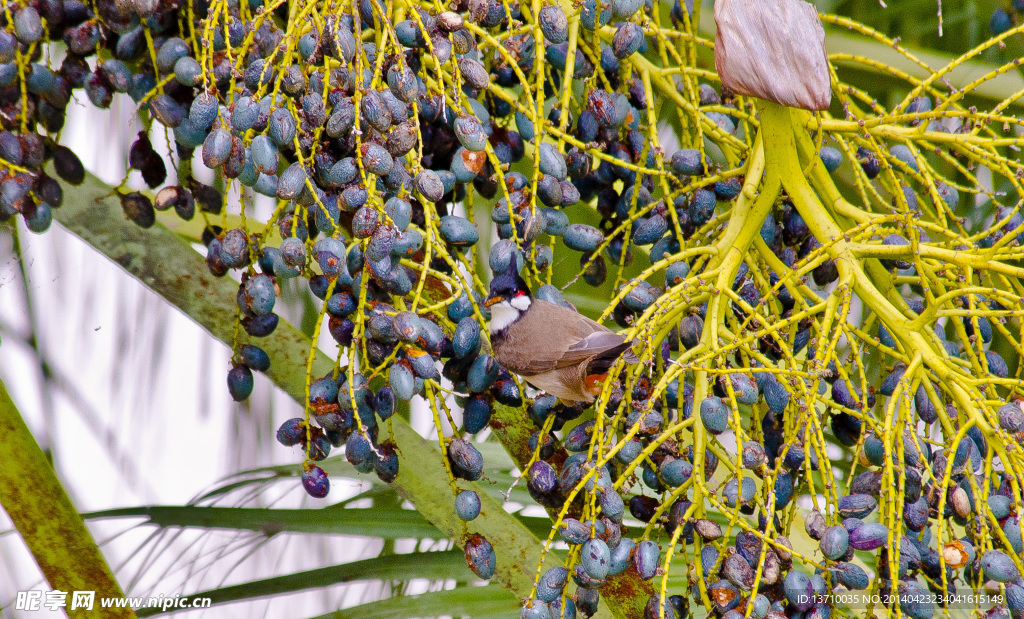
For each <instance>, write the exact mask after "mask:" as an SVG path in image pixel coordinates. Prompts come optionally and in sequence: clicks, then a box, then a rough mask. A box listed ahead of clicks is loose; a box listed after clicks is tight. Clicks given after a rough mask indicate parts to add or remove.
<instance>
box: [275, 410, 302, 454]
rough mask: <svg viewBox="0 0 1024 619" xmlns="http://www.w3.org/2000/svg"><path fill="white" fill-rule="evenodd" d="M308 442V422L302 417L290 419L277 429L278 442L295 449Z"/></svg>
mask: <svg viewBox="0 0 1024 619" xmlns="http://www.w3.org/2000/svg"><path fill="white" fill-rule="evenodd" d="M304 440H306V422H305V421H304V420H303V419H302V418H301V417H295V418H293V419H289V420H288V421H285V422H284V423H282V424H281V427H279V428H278V429H277V442H279V443H281V444H282V445H284V446H285V447H293V446H295V445H298V444H299V443H301V442H302V441H304Z"/></svg>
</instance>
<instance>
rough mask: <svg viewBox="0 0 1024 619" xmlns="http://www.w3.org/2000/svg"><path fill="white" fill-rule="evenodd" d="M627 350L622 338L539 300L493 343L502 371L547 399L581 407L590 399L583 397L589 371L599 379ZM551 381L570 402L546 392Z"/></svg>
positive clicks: (568, 311)
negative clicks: (581, 402) (591, 368)
mask: <svg viewBox="0 0 1024 619" xmlns="http://www.w3.org/2000/svg"><path fill="white" fill-rule="evenodd" d="M526 337H529V342H530V343H529V351H528V354H523V351H522V350H521V347H522V346H524V345H525V344H524V343H523V342H522V340H523V339H524V338H526ZM628 348H629V343H627V342H626V340H625V338H624V337H623V336H621V335H618V334H616V333H614V332H613V331H611V330H609V329H608V328H607V327H604V326H602V325H601V324H599V323H597V322H594V321H593V320H591V319H589V318H587V317H586V316H583V315H582V314H580V313H578V312H576V311H574V310H571V309H568V308H566V307H562V306H561V305H556V304H554V303H548V302H547V301H541V300H539V299H534V300H533V306H531V308H530V311H527V312H526V313H524V314H523V316H522V317H521V318H520V319H519V320H518V321H516V322H515V323H514V324H513V325H512V326H511V327H509V328H508V329H506V330H505V331H504V332H503V334H502V337H499V338H495V339H494V355H495V357H496V358H497V360H498V362H499V363H501V364H502V365H503V366H505V368H507V369H508V370H510V371H512V372H515V373H516V374H519V375H520V376H522V377H524V378H526V379H527V380H528V381H529V382H530V383H531V384H533V385H534V386H536V387H538V388H540V389H544V390H545V391H548V392H549V393H552V394H553V395H557V396H559V397H563V398H568V399H576V400H585V401H589V400H592V399H593V397H592V396H588V395H587V394H584V393H583V386H584V381H585V379H586V376H587V374H588V368H589V366H590V365H595V369H597V370H598V371H597V372H594V373H603V372H604V371H606V370H607V368H608V367H609V366H610V365H611V363H609V361H611V362H614V360H615V359H616V358H618V357H619V355H621V354H622V353H623V351H626V350H627V349H628ZM513 351H517V352H513ZM627 354H629V353H628V352H627ZM596 366H601V367H596ZM556 376H557V377H558V381H562V382H564V383H565V384H566V386H568V387H570V388H571V389H572V395H573V396H576V397H571V398H569V396H568V395H563V394H559V393H553V392H552V391H551V388H552V384H551V382H552V381H551V380H550V379H554V378H555V377H556ZM531 378H533V379H534V380H530V379H531Z"/></svg>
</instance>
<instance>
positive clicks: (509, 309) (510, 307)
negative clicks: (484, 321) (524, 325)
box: [490, 295, 530, 333]
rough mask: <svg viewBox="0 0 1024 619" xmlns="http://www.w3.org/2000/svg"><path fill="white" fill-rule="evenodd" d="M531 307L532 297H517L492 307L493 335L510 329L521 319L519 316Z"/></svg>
mask: <svg viewBox="0 0 1024 619" xmlns="http://www.w3.org/2000/svg"><path fill="white" fill-rule="evenodd" d="M529 307H530V297H528V296H525V295H524V296H521V297H515V298H513V299H511V300H508V301H501V302H500V303H495V304H494V305H492V306H491V328H490V330H491V333H498V332H499V331H503V330H504V329H506V328H508V326H509V325H511V324H512V323H513V322H515V321H516V320H518V319H519V315H520V314H522V313H523V312H525V311H526V310H527V309H529Z"/></svg>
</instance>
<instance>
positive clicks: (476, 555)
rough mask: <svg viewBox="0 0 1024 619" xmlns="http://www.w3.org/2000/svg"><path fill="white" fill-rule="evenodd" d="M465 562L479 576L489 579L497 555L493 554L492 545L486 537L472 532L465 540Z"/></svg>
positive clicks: (492, 573) (495, 564) (492, 574)
mask: <svg viewBox="0 0 1024 619" xmlns="http://www.w3.org/2000/svg"><path fill="white" fill-rule="evenodd" d="M465 550H466V564H467V565H468V566H469V569H471V570H473V573H474V574H476V575H477V576H478V577H479V578H482V579H483V580H490V579H491V577H492V576H494V569H495V567H496V566H497V557H495V555H494V547H492V546H491V543H490V542H488V541H487V538H486V537H484V536H483V535H480V534H478V533H474V534H473V535H471V536H470V537H469V539H468V540H466V548H465Z"/></svg>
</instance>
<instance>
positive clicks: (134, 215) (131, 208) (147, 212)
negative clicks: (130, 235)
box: [121, 191, 156, 228]
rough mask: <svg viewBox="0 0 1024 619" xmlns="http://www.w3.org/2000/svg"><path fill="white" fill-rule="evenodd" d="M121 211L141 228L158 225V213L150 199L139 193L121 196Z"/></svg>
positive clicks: (134, 192)
mask: <svg viewBox="0 0 1024 619" xmlns="http://www.w3.org/2000/svg"><path fill="white" fill-rule="evenodd" d="M121 210H122V211H124V215H125V217H127V218H128V219H130V220H132V221H133V222H134V223H135V224H136V225H137V226H139V227H140V228H150V227H152V226H153V224H155V223H156V212H155V211H154V210H153V203H152V202H151V201H150V199H149V198H148V197H146V196H144V195H142V194H141V193H139V192H137V191H133V192H131V193H126V194H124V195H122V196H121Z"/></svg>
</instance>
